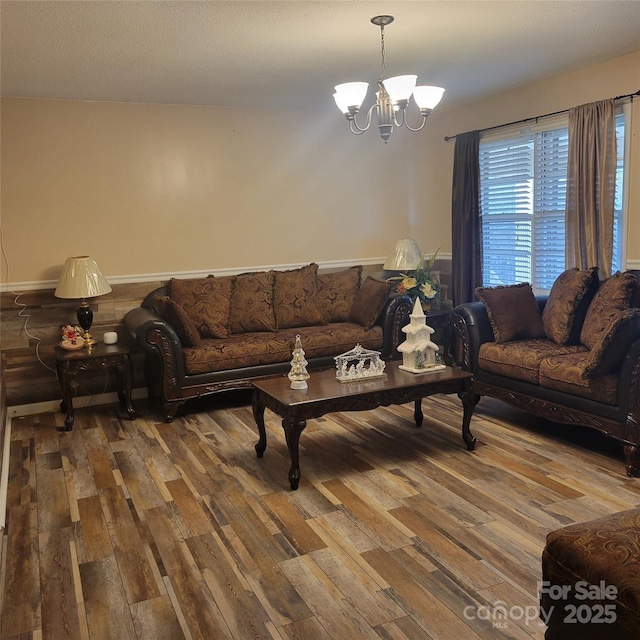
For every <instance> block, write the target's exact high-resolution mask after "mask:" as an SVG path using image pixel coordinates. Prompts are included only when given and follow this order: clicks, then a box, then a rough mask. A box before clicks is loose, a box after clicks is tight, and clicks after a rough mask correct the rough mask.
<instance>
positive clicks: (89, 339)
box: [82, 331, 97, 347]
mask: <svg viewBox="0 0 640 640" xmlns="http://www.w3.org/2000/svg"><path fill="white" fill-rule="evenodd" d="M82 338H83V339H84V343H85V345H86V346H87V347H92V346H93V345H94V344H96V343H97V340H94V339H93V338H92V337H91V334H90V333H89V332H88V331H85V332H84V335H83V336H82Z"/></svg>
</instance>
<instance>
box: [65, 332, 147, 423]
mask: <svg viewBox="0 0 640 640" xmlns="http://www.w3.org/2000/svg"><path fill="white" fill-rule="evenodd" d="M55 350H56V371H57V374H58V381H59V382H60V388H61V390H62V402H61V403H60V411H62V413H66V414H67V417H66V418H65V421H64V426H65V429H66V431H71V430H72V429H73V420H74V413H73V402H72V393H71V390H72V384H73V382H74V380H75V379H76V377H77V375H78V373H81V372H84V371H94V370H100V369H109V368H112V367H113V368H115V369H116V372H117V378H118V398H119V400H120V403H121V405H122V407H123V408H124V409H125V410H126V412H127V414H128V415H129V419H130V420H135V419H136V412H135V409H134V408H133V405H132V403H131V385H132V380H133V365H132V363H131V353H130V351H129V348H128V347H126V346H125V345H121V344H102V343H96V344H95V345H93V346H92V347H91V348H89V347H84V348H82V349H78V350H77V351H68V350H66V349H63V348H62V347H60V346H56V349H55Z"/></svg>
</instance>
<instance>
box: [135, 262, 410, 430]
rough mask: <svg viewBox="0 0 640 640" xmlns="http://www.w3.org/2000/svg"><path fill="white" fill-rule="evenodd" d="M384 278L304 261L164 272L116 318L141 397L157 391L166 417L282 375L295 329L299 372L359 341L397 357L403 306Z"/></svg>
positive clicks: (323, 364) (327, 363)
mask: <svg viewBox="0 0 640 640" xmlns="http://www.w3.org/2000/svg"><path fill="white" fill-rule="evenodd" d="M390 286H391V285H390V284H389V283H387V282H383V281H381V280H377V279H375V278H372V277H367V278H363V277H362V267H360V266H357V267H351V268H348V269H343V270H340V271H334V272H326V273H322V272H321V273H318V265H317V264H315V263H312V264H310V265H307V266H305V267H301V268H299V269H290V270H286V271H276V270H269V271H259V272H250V273H244V274H241V275H237V276H235V275H234V276H224V277H212V276H210V277H208V278H199V279H190V280H180V279H176V278H172V279H171V280H170V281H169V282H168V284H167V285H166V286H163V287H160V288H158V289H156V290H154V291H152V292H151V293H149V294H148V295H147V297H146V298H145V299H144V300H143V302H142V305H141V306H140V307H139V308H137V309H133V310H131V311H129V312H128V313H127V315H126V316H125V324H126V326H127V328H128V330H129V332H130V333H131V334H132V336H133V337H134V338H135V340H136V341H137V343H138V344H139V345H140V347H141V348H142V349H143V351H144V352H145V355H146V357H145V377H146V380H147V386H148V389H149V394H150V396H153V395H155V394H156V392H157V391H159V392H160V395H161V397H162V401H163V404H164V409H165V414H166V419H167V421H171V420H172V419H173V418H174V416H175V415H176V412H177V411H178V409H179V408H180V407H181V406H182V405H183V404H184V403H185V402H186V401H187V400H189V399H191V398H198V397H202V396H205V395H209V394H214V393H219V392H223V391H228V390H231V389H242V388H249V387H250V386H251V380H252V379H255V378H258V377H262V376H268V375H276V374H285V373H288V372H289V370H290V368H291V364H290V363H291V357H292V355H291V354H292V350H293V345H294V342H295V337H296V335H300V337H301V342H302V346H303V349H304V351H305V357H306V359H307V361H308V367H307V368H308V369H309V370H310V371H312V370H314V369H320V368H327V367H334V366H335V361H334V356H336V355H339V354H340V353H344V352H345V351H348V350H349V349H352V348H353V347H354V346H355V345H356V344H358V343H359V344H361V345H362V346H363V347H365V348H368V349H376V350H378V351H381V353H382V357H383V358H389V357H391V356H392V355H394V354H395V353H396V347H397V345H398V343H399V341H400V340H401V336H402V333H401V332H400V329H401V327H402V326H403V325H404V324H406V322H407V319H408V315H409V313H410V308H409V306H408V304H407V302H406V300H405V299H404V298H402V299H397V298H396V299H391V300H390V299H389V290H390Z"/></svg>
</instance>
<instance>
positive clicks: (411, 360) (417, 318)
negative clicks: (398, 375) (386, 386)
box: [398, 298, 445, 373]
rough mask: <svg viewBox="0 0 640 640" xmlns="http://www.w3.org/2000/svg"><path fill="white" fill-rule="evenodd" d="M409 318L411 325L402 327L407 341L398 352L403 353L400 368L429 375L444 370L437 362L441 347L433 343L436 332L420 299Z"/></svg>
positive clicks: (417, 300) (400, 346) (417, 299)
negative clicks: (431, 372)
mask: <svg viewBox="0 0 640 640" xmlns="http://www.w3.org/2000/svg"><path fill="white" fill-rule="evenodd" d="M409 317H410V318H411V321H410V322H409V324H408V325H406V326H405V327H402V331H403V332H404V333H406V334H407V339H406V340H405V341H404V342H403V343H402V344H401V345H399V346H398V351H400V353H402V364H401V365H400V367H399V368H400V369H402V370H403V371H410V372H411V373H427V372H428V371H438V370H440V369H444V368H445V365H443V364H440V363H438V362H436V353H437V352H438V350H439V347H438V345H437V344H435V343H434V342H431V334H432V333H434V330H433V329H432V328H431V327H430V326H429V325H428V324H427V319H426V316H425V315H424V311H423V310H422V304H421V302H420V299H419V298H416V302H415V304H414V305H413V311H412V312H411V315H410V316H409Z"/></svg>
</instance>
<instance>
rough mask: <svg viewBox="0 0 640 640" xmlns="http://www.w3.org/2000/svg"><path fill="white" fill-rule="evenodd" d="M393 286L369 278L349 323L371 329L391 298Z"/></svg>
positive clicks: (361, 291)
mask: <svg viewBox="0 0 640 640" xmlns="http://www.w3.org/2000/svg"><path fill="white" fill-rule="evenodd" d="M392 286H393V284H392V283H391V282H385V281H383V280H377V279H376V278H372V277H371V276H369V277H368V278H367V279H366V280H365V281H364V282H363V283H362V286H361V287H360V289H359V290H358V293H357V294H356V298H355V300H354V301H353V305H352V306H351V311H350V312H349V322H355V323H356V324H359V325H362V326H363V327H364V328H365V329H371V327H373V325H374V324H375V322H376V320H377V319H378V316H379V315H380V312H381V311H382V307H384V305H385V304H386V302H387V299H388V298H389V293H390V292H391V287H392ZM363 346H364V345H363Z"/></svg>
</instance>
